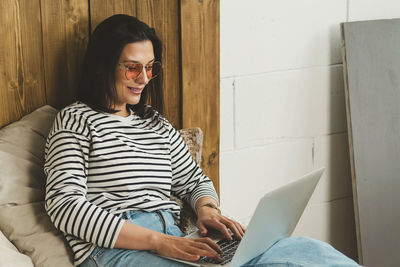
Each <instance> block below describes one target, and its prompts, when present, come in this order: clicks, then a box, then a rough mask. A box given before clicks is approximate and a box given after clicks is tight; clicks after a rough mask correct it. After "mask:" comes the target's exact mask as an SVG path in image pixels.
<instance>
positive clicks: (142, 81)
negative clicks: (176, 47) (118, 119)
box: [113, 40, 154, 116]
mask: <svg viewBox="0 0 400 267" xmlns="http://www.w3.org/2000/svg"><path fill="white" fill-rule="evenodd" d="M152 62H154V52H153V44H152V43H151V41H148V40H147V41H142V42H135V43H130V44H127V45H125V47H124V49H123V50H122V52H121V56H120V58H119V64H122V65H124V66H129V65H131V64H132V63H141V64H142V65H143V66H146V65H147V64H150V63H152ZM125 72H126V69H125V68H123V67H119V66H117V68H116V70H115V88H116V90H117V101H116V103H114V106H113V108H114V109H117V110H120V111H119V112H117V113H115V114H116V115H121V116H127V115H129V113H128V112H127V110H126V104H130V105H135V104H137V103H139V100H140V95H141V93H142V91H143V88H144V87H145V86H146V85H147V84H148V82H149V81H150V80H149V78H148V77H147V75H146V72H145V71H144V69H143V70H142V71H141V73H140V74H139V76H137V77H136V78H135V79H131V80H128V79H127V78H126V76H125Z"/></svg>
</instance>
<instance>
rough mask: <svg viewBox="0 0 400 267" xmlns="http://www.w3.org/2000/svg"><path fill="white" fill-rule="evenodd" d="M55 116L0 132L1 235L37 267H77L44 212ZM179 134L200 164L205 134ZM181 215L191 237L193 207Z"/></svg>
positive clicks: (30, 118) (47, 112)
mask: <svg viewBox="0 0 400 267" xmlns="http://www.w3.org/2000/svg"><path fill="white" fill-rule="evenodd" d="M56 113H57V110H56V109H54V108H52V107H50V106H44V107H41V108H39V109H37V110H35V111H34V112H32V113H31V114H29V115H27V116H25V117H23V118H22V119H21V120H19V121H17V122H14V123H12V124H10V125H9V126H7V127H4V128H2V129H1V130H0V230H1V231H2V232H3V233H4V235H5V236H6V237H7V238H8V240H10V241H11V242H12V243H13V244H14V245H15V246H16V247H17V248H18V250H19V251H20V252H22V253H24V254H26V255H28V256H30V257H31V259H32V261H33V263H34V265H35V266H37V267H41V266H46V267H47V266H48V267H54V266H73V263H72V259H73V256H72V252H71V250H70V248H69V247H68V245H67V244H66V242H65V239H64V237H63V236H62V234H61V233H60V232H59V231H57V229H56V228H55V227H54V226H53V225H52V223H51V221H50V219H49V217H48V216H47V214H46V212H45V209H44V197H45V175H44V173H43V161H44V146H45V142H46V138H47V135H48V132H49V130H50V127H51V125H52V123H53V120H54V117H55V115H56ZM179 132H180V134H181V135H182V137H183V139H184V141H185V143H186V144H187V145H188V147H189V150H190V152H191V154H192V156H193V157H194V159H195V160H196V162H198V163H200V160H201V144H202V140H203V136H202V132H201V130H200V129H199V128H191V129H184V130H180V131H179ZM178 201H179V200H178ZM182 214H183V216H182V217H183V219H182V220H181V227H182V229H183V230H186V231H191V230H192V229H193V228H194V226H193V223H194V219H193V218H194V217H193V213H192V211H191V209H190V207H189V205H187V207H185V208H184V209H183V212H182Z"/></svg>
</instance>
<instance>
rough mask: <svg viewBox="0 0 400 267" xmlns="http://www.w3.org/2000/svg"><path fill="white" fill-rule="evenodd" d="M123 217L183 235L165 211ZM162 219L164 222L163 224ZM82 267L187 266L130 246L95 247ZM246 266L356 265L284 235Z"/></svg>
mask: <svg viewBox="0 0 400 267" xmlns="http://www.w3.org/2000/svg"><path fill="white" fill-rule="evenodd" d="M122 218H123V219H125V220H127V221H129V222H131V223H134V224H137V225H140V226H143V227H146V228H149V229H152V230H154V231H158V232H162V233H166V234H169V235H174V236H183V233H182V232H181V231H180V229H179V228H178V227H177V226H176V224H175V221H174V218H173V217H172V215H171V214H170V213H169V212H167V211H160V212H143V211H129V212H124V213H123V214H122ZM164 222H165V223H164ZM80 266H82V267H103V266H104V267H129V266H138V267H152V266H161V267H188V266H189V265H187V264H184V263H180V262H175V261H171V260H168V259H165V258H162V257H159V256H158V255H157V254H154V253H151V252H148V251H140V250H129V249H108V248H100V247H96V248H95V249H94V250H93V252H92V253H91V255H90V256H89V257H88V258H87V259H86V260H85V261H84V262H83V263H82V264H81V265H80ZM243 266H246V267H267V266H274V267H281V266H291V267H310V266H319V267H322V266H336V267H339V266H340V267H342V266H343V267H344V266H346V267H347V266H348V267H351V266H359V265H358V264H357V263H356V262H354V261H353V260H351V259H349V258H348V257H346V256H345V255H343V254H342V253H340V252H339V251H337V250H335V249H334V248H333V247H332V246H330V245H329V244H327V243H324V242H321V241H317V240H314V239H310V238H305V237H291V238H285V239H282V240H280V241H279V242H277V243H276V244H275V245H273V246H272V247H271V248H270V249H269V250H268V251H266V252H264V253H263V254H261V255H260V256H257V257H256V258H254V259H252V260H250V261H249V262H248V263H246V264H244V265H243Z"/></svg>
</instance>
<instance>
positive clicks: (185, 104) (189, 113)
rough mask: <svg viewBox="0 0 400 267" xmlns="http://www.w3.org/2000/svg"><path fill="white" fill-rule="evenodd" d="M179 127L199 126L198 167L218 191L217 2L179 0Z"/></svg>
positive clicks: (212, 0)
mask: <svg viewBox="0 0 400 267" xmlns="http://www.w3.org/2000/svg"><path fill="white" fill-rule="evenodd" d="M181 29H182V33H181V44H182V127H183V128H189V127H194V126H197V125H201V128H202V130H203V132H204V143H203V153H202V164H201V165H202V169H203V170H204V172H205V173H206V174H207V175H208V176H209V177H217V178H216V179H215V180H214V181H213V182H214V186H215V187H216V189H217V191H218V192H219V178H218V177H219V79H216V78H215V77H219V1H218V0H203V1H193V0H182V1H181Z"/></svg>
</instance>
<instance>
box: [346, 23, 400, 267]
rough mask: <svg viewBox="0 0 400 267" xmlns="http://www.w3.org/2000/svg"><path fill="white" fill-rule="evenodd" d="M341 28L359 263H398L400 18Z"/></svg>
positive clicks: (399, 210)
mask: <svg viewBox="0 0 400 267" xmlns="http://www.w3.org/2000/svg"><path fill="white" fill-rule="evenodd" d="M342 30H343V33H342V36H343V38H344V46H345V49H344V51H345V58H346V62H345V64H346V67H345V69H347V79H346V82H347V85H346V88H347V90H348V91H347V95H348V99H347V101H348V103H347V104H348V110H347V112H348V118H350V121H351V123H350V124H349V126H350V127H351V129H349V133H351V139H352V142H351V143H352V147H350V150H353V151H352V152H353V153H352V154H353V166H352V167H353V186H356V188H353V191H354V190H356V192H355V193H356V194H354V195H355V196H356V197H357V200H356V205H357V206H358V207H356V209H357V208H358V216H359V217H358V220H356V221H358V223H359V225H358V230H359V237H360V238H359V242H360V245H361V251H362V263H363V264H364V265H366V266H372V267H375V266H376V267H377V266H400V252H399V248H400V245H399V242H400V192H399V191H400V19H393V20H376V21H362V22H349V23H344V24H343V25H342ZM345 75H346V74H345ZM356 215H357V214H356Z"/></svg>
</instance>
